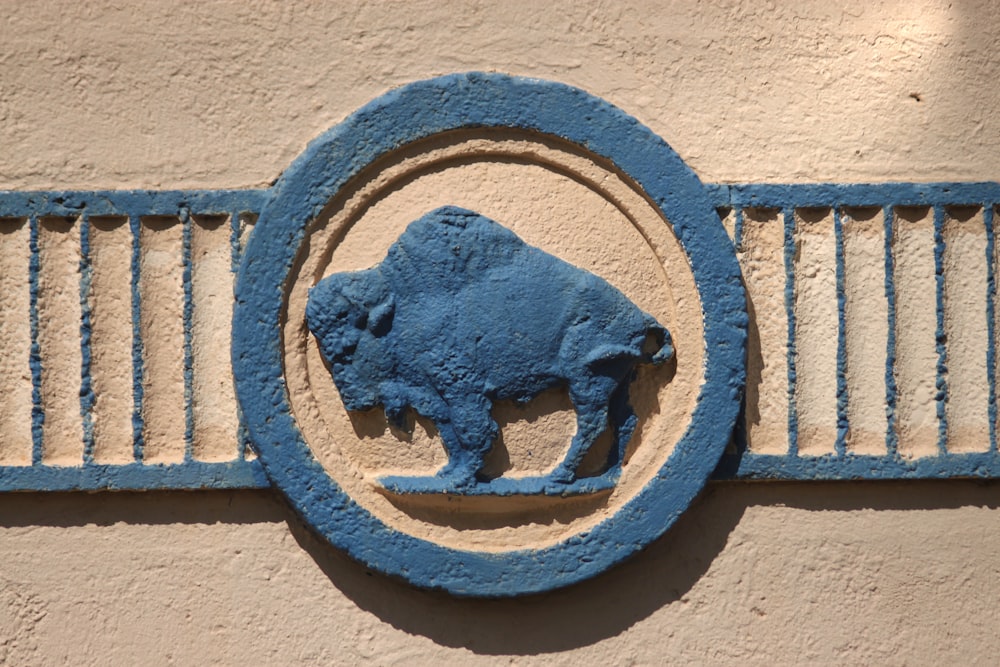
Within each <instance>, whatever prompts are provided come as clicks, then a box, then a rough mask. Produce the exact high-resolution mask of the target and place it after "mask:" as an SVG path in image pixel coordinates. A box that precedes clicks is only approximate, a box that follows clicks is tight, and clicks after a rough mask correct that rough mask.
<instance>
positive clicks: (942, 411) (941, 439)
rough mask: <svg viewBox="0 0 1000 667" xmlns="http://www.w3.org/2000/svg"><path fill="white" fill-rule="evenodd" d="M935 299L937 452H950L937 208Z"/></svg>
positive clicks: (939, 213)
mask: <svg viewBox="0 0 1000 667" xmlns="http://www.w3.org/2000/svg"><path fill="white" fill-rule="evenodd" d="M933 210H934V296H935V299H934V301H935V306H936V308H935V313H936V319H937V326H936V328H935V332H934V347H935V350H936V351H937V355H938V362H937V379H936V380H935V387H936V388H937V394H936V395H935V397H934V400H935V403H936V408H937V418H938V451H939V452H940V453H941V454H945V453H947V451H948V413H947V405H948V346H947V340H948V334H947V332H946V331H945V327H944V244H945V243H944V207H943V206H941V205H935V206H934V209H933Z"/></svg>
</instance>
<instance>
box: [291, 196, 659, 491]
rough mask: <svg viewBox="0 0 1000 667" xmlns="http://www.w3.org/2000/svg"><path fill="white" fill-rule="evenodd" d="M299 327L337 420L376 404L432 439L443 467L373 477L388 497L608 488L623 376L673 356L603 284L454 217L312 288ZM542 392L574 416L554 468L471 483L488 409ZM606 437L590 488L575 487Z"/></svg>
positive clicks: (431, 216)
mask: <svg viewBox="0 0 1000 667" xmlns="http://www.w3.org/2000/svg"><path fill="white" fill-rule="evenodd" d="M306 319H307V322H308V325H309V328H310V330H311V331H312V332H313V334H314V335H315V336H316V339H317V341H318V343H319V348H320V351H321V352H322V353H323V356H324V357H325V358H326V360H327V362H328V363H329V364H330V368H331V370H332V373H333V378H334V380H335V382H336V385H337V388H338V390H339V392H340V396H341V399H342V400H343V402H344V405H345V406H346V407H347V408H348V409H349V410H353V411H364V410H370V409H372V408H375V407H377V406H381V407H382V408H383V409H384V411H385V414H386V417H387V419H388V420H389V421H390V422H391V423H393V424H395V425H396V427H397V428H404V427H405V424H406V411H407V410H409V409H412V410H414V411H415V412H416V413H418V414H420V415H421V416H424V417H426V418H428V419H430V420H431V421H432V422H433V423H434V425H435V427H436V428H437V430H438V433H440V434H441V438H442V440H443V442H444V445H445V449H446V450H447V452H448V463H447V465H446V466H445V467H444V468H443V469H442V470H441V471H439V472H438V473H437V474H436V475H435V476H433V477H423V476H420V477H405V476H394V477H392V478H391V479H385V480H383V484H384V486H385V487H386V488H387V489H389V490H391V491H393V492H395V493H464V494H491V495H512V494H538V493H544V494H548V495H569V494H576V493H594V492H596V491H604V490H607V489H610V488H612V487H613V486H614V484H615V482H616V481H617V480H618V475H619V472H620V469H621V464H622V461H623V460H624V457H625V449H626V446H627V445H628V442H629V439H630V438H631V437H632V432H633V431H634V430H635V426H636V423H637V417H636V415H635V412H633V410H632V407H631V405H630V403H629V400H628V389H629V384H630V383H631V382H632V380H633V379H634V378H635V373H636V368H637V367H638V365H639V364H643V363H648V364H656V365H659V364H662V363H664V362H666V361H668V360H669V359H671V358H672V357H673V354H674V351H673V346H672V345H671V340H670V334H669V333H668V332H667V330H666V328H665V327H663V326H662V325H660V324H659V323H658V322H657V321H656V320H655V319H654V318H653V317H652V316H650V315H648V314H646V313H644V312H642V311H640V310H639V309H638V308H637V307H636V306H635V305H634V304H633V303H632V302H631V301H629V300H628V298H627V297H626V296H625V295H624V294H622V293H621V292H619V291H618V290H617V289H615V288H614V287H612V286H611V285H610V284H608V283H607V282H605V281H604V280H602V279H601V278H599V277H597V276H595V275H594V274H592V273H589V272H587V271H584V270H582V269H579V268H577V267H575V266H572V265H570V264H567V263H566V262H564V261H562V260H560V259H558V258H556V257H553V256H552V255H550V254H548V253H546V252H544V251H542V250H539V249H538V248H534V247H532V246H529V245H528V244H527V243H525V242H524V241H522V240H521V239H520V238H519V237H518V236H517V235H515V234H514V233H513V232H511V231H510V230H508V229H506V228H504V227H503V226H501V225H500V224H498V223H497V222H495V221H493V220H490V219H489V218H486V217H484V216H482V215H479V214H478V213H475V212H473V211H469V210H466V209H462V208H458V207H455V206H445V207H442V208H439V209H436V210H434V211H431V212H430V213H428V214H426V215H424V216H423V217H422V218H420V219H419V220H416V221H414V222H412V223H411V224H410V225H409V226H408V227H407V229H406V231H405V232H403V234H402V235H401V236H400V237H399V239H397V240H396V242H395V243H393V244H392V246H391V247H390V248H389V251H388V254H387V255H386V258H385V259H384V260H383V261H382V262H381V263H380V264H378V265H377V266H375V267H373V268H371V269H368V270H366V271H355V272H350V273H335V274H333V275H331V276H328V277H327V278H324V279H323V280H322V281H320V282H319V284H317V285H316V286H315V287H313V288H312V290H311V291H310V294H309V302H308V307H307V309H306ZM555 387H566V388H567V389H568V390H569V395H570V399H571V400H572V401H573V405H574V407H575V409H576V412H577V429H576V434H575V435H574V437H573V440H572V443H571V444H570V448H569V451H568V452H567V454H566V456H565V458H564V460H563V461H562V462H561V463H560V464H559V465H557V466H556V468H555V469H554V470H553V471H552V472H550V473H548V474H547V475H544V476H541V477H528V478H524V477H521V478H516V479H501V478H496V479H487V478H484V477H483V476H482V474H483V473H482V470H483V467H484V465H485V460H486V455H487V454H488V453H489V451H490V450H491V449H492V447H493V443H494V441H495V440H496V437H497V435H498V433H499V428H498V426H497V423H496V422H495V421H494V420H493V417H492V415H491V410H492V408H493V403H494V401H497V400H514V401H517V402H519V403H522V404H524V403H527V402H528V401H529V400H531V399H532V398H535V397H536V396H537V395H538V394H540V393H542V392H543V391H545V390H547V389H552V388H555ZM608 430H610V431H611V432H612V434H613V435H612V437H613V444H612V447H611V448H610V452H609V455H608V461H607V464H606V466H605V468H604V470H603V471H602V474H601V475H600V478H599V479H594V478H590V477H587V478H578V477H577V475H576V471H577V468H579V466H580V464H581V462H582V461H583V458H584V456H585V455H586V454H587V453H588V452H589V451H590V449H591V447H592V446H593V445H594V443H595V442H596V441H597V439H598V438H599V437H600V436H601V435H602V434H603V433H605V432H606V431H608Z"/></svg>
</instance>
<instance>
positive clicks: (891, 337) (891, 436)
mask: <svg viewBox="0 0 1000 667" xmlns="http://www.w3.org/2000/svg"><path fill="white" fill-rule="evenodd" d="M894 220H895V213H894V212H893V208H892V206H889V205H886V206H883V207H882V226H883V229H884V235H885V298H886V301H887V311H888V315H889V317H888V322H887V326H888V328H889V331H888V335H887V337H886V343H885V418H886V425H885V449H886V454H887V455H888V456H889V457H891V458H895V457H896V456H897V455H898V454H899V432H898V431H897V430H896V400H897V399H896V397H897V395H898V389H897V387H896V282H895V272H896V262H895V257H894V256H893V253H892V249H893V234H894V233H895V232H894V228H895V225H894V224H893V223H894Z"/></svg>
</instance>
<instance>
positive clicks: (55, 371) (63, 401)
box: [38, 217, 83, 465]
mask: <svg viewBox="0 0 1000 667" xmlns="http://www.w3.org/2000/svg"><path fill="white" fill-rule="evenodd" d="M38 252H39V275H38V347H39V353H40V357H41V362H42V374H41V380H42V382H41V395H42V410H43V412H44V414H45V421H44V423H43V425H42V442H43V450H42V462H43V463H45V464H46V465H79V464H80V463H81V462H82V461H83V418H82V415H81V412H80V383H81V378H80V369H81V367H82V365H83V355H82V352H81V348H80V321H81V318H82V310H81V307H80V278H81V275H80V257H81V255H80V226H79V225H77V224H76V220H75V219H74V218H64V217H41V218H39V220H38Z"/></svg>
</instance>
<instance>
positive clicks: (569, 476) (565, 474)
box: [549, 465, 576, 484]
mask: <svg viewBox="0 0 1000 667" xmlns="http://www.w3.org/2000/svg"><path fill="white" fill-rule="evenodd" d="M549 479H550V480H551V481H553V482H556V483H558V484H570V483H572V482H573V481H575V480H576V470H573V469H572V468H569V467H568V466H565V465H560V466H559V467H557V468H556V469H555V470H553V471H552V472H551V473H549Z"/></svg>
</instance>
